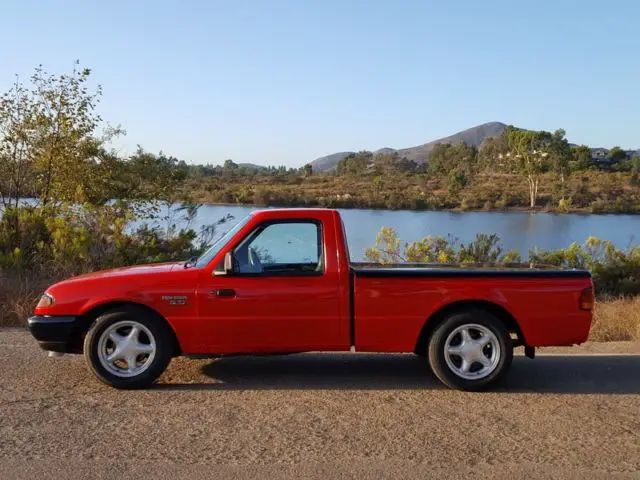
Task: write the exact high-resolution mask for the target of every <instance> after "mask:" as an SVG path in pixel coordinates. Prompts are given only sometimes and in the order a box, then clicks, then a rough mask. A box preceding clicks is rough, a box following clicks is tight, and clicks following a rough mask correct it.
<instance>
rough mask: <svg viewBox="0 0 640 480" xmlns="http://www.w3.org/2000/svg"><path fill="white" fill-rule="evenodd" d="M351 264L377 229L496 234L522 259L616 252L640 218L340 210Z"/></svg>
mask: <svg viewBox="0 0 640 480" xmlns="http://www.w3.org/2000/svg"><path fill="white" fill-rule="evenodd" d="M257 209H258V207H243V206H235V205H230V206H227V205H203V206H202V207H201V208H200V211H199V212H198V216H197V218H196V219H195V222H194V224H193V227H195V228H197V229H199V228H200V227H201V226H202V225H206V224H210V223H213V222H215V221H216V220H218V219H220V218H221V217H224V216H225V215H227V214H231V215H233V216H234V217H235V219H234V220H233V221H231V222H229V223H227V224H224V225H222V226H220V227H219V230H218V232H219V233H220V234H222V233H223V232H224V231H226V230H227V229H228V228H230V227H231V226H233V223H235V221H237V220H240V219H241V218H242V217H243V216H244V215H247V214H248V213H249V212H251V211H253V210H257ZM340 213H341V215H342V217H343V219H344V224H345V228H346V231H347V239H348V243H349V250H350V253H351V256H352V259H353V260H354V261H360V260H363V259H364V250H365V248H367V247H371V246H373V245H374V244H375V239H376V234H377V233H378V231H379V230H380V228H381V227H383V226H385V227H392V228H394V229H395V230H396V232H397V233H398V235H399V237H400V239H401V240H403V241H406V242H410V241H413V240H419V239H420V238H422V237H424V236H427V235H434V236H435V235H442V236H445V237H446V236H447V235H452V236H453V237H455V238H458V239H460V241H463V242H468V241H470V240H473V238H474V237H475V235H476V233H496V234H498V235H499V236H500V239H501V244H502V246H503V248H504V249H505V251H506V250H511V249H513V250H517V251H518V252H520V254H521V255H523V256H526V255H527V253H528V251H529V249H531V248H534V247H539V248H544V249H551V248H564V247H567V246H568V245H569V244H570V243H572V242H574V241H575V242H579V243H583V242H584V241H585V240H586V239H587V238H588V237H589V236H594V237H598V238H601V239H604V240H611V241H612V242H614V243H615V244H616V246H618V247H619V248H626V247H628V246H629V245H630V244H632V243H636V242H635V238H634V237H635V236H636V235H637V234H638V233H639V232H640V215H589V214H584V215H583V214H564V215H563V214H553V213H527V212H424V211H420V212H416V211H405V210H361V209H348V210H340Z"/></svg>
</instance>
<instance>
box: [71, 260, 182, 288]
mask: <svg viewBox="0 0 640 480" xmlns="http://www.w3.org/2000/svg"><path fill="white" fill-rule="evenodd" d="M176 268H184V267H183V262H172V263H156V264H149V265H135V266H132V267H121V268H113V269H110V270H100V271H98V272H92V273H84V274H82V275H77V276H75V277H71V278H69V279H68V280H64V283H70V282H75V281H80V280H98V279H101V278H110V277H127V276H131V275H136V276H137V275H151V274H156V275H157V274H159V273H165V272H171V271H172V270H175V269H176Z"/></svg>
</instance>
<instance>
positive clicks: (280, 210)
mask: <svg viewBox="0 0 640 480" xmlns="http://www.w3.org/2000/svg"><path fill="white" fill-rule="evenodd" d="M336 211H337V210H336V209H335V208H318V207H314V208H307V207H300V208H298V207H291V208H262V209H260V210H254V211H253V212H251V214H252V215H256V214H260V213H294V212H305V213H325V212H336Z"/></svg>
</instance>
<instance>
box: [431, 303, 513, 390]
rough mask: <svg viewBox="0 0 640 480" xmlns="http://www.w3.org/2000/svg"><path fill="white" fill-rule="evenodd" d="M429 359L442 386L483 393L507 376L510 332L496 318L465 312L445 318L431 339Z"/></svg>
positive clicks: (509, 357)
mask: <svg viewBox="0 0 640 480" xmlns="http://www.w3.org/2000/svg"><path fill="white" fill-rule="evenodd" d="M428 358H429V363H430V364H431V368H432V369H433V372H434V373H435V375H436V376H437V377H438V379H439V380H440V381H442V382H443V383H444V384H445V385H447V386H449V387H451V388H455V389H459V390H486V389H489V388H491V387H493V386H495V385H496V384H497V383H498V382H500V381H501V380H502V379H503V378H504V376H505V375H506V374H507V372H508V370H509V367H510V366H511V362H512V360H513V344H512V340H511V337H510V336H509V332H508V331H507V329H506V328H505V326H504V325H503V324H502V322H500V320H498V319H497V318H496V317H494V316H493V315H491V314H490V313H488V312H485V311H482V310H467V311H463V312H458V313H455V314H453V315H451V316H449V317H448V318H446V319H445V320H444V321H443V322H442V323H441V324H440V325H439V326H438V327H436V329H435V331H434V332H433V334H432V335H431V338H430V340H429V346H428Z"/></svg>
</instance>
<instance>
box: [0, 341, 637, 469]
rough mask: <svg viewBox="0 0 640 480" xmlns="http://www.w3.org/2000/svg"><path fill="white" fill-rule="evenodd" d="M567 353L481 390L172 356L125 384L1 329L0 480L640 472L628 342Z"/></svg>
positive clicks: (519, 367)
mask: <svg viewBox="0 0 640 480" xmlns="http://www.w3.org/2000/svg"><path fill="white" fill-rule="evenodd" d="M566 351H567V350H555V352H556V354H554V355H552V356H539V357H538V358H536V360H534V361H532V360H529V359H526V358H522V357H518V358H516V359H515V361H514V365H513V368H512V370H511V374H510V376H509V377H508V380H507V382H506V383H505V384H504V385H503V386H502V387H501V388H500V389H499V390H498V391H495V392H491V393H473V394H472V393H463V392H457V391H452V390H448V389H445V388H443V387H442V386H441V385H440V384H439V383H438V382H437V380H435V378H434V377H433V375H432V374H431V372H430V371H429V369H428V367H427V366H426V364H425V362H424V361H423V360H422V359H420V358H418V357H416V356H413V355H375V354H372V355H368V354H305V355H291V356H286V357H235V358H226V359H218V360H213V361H212V360H206V361H205V360H197V361H196V360H186V359H175V360H174V361H173V362H172V364H171V366H170V367H169V370H168V371H167V372H166V374H165V375H164V376H163V377H162V378H161V381H160V383H159V384H158V385H157V386H156V387H154V388H153V389H151V390H146V391H129V392H126V391H117V390H114V389H111V388H109V387H106V386H103V385H102V384H100V383H98V382H97V380H95V379H94V378H93V377H92V376H91V374H90V373H89V372H88V370H87V369H86V367H85V365H84V360H83V358H82V357H80V356H65V357H62V358H47V356H46V354H45V352H43V351H41V350H39V349H38V348H37V346H36V345H35V342H34V341H33V340H32V339H31V337H29V335H28V334H27V333H26V332H15V331H0V478H2V479H11V478H56V477H58V478H91V479H98V478H111V479H113V478H158V479H164V478H167V479H174V478H188V479H198V478H256V477H258V476H260V477H262V478H325V479H329V478H330V479H333V478H438V479H440V478H458V477H461V478H510V479H514V478H524V477H527V478H562V479H570V478H576V479H581V480H584V479H587V478H588V479H592V478H603V479H604V478H607V479H608V478H640V474H639V473H638V472H640V356H636V355H632V354H631V353H632V352H638V351H640V346H639V345H638V344H618V345H612V344H610V345H605V346H598V345H596V346H593V345H591V346H589V345H587V347H585V348H577V349H574V350H571V352H573V353H572V354H570V355H564V354H563V353H564V352H566ZM581 352H596V353H598V352H599V353H600V354H599V355H595V356H591V355H589V356H586V355H580V353H581ZM616 352H624V354H616Z"/></svg>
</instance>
